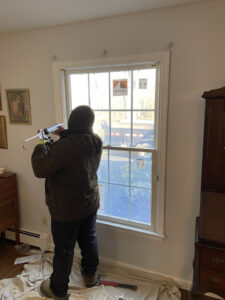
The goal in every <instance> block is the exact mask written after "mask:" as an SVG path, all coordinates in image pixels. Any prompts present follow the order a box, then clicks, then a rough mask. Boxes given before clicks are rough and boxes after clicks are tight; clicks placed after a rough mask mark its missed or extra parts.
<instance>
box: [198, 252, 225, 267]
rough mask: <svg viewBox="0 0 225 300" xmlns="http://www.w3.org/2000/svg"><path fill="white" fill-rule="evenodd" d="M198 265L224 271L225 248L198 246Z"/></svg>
mask: <svg viewBox="0 0 225 300" xmlns="http://www.w3.org/2000/svg"><path fill="white" fill-rule="evenodd" d="M198 251H199V256H198V257H199V266H200V267H201V268H207V269H212V270H215V271H221V272H224V273H225V249H218V248H213V247H212V248H211V247H198Z"/></svg>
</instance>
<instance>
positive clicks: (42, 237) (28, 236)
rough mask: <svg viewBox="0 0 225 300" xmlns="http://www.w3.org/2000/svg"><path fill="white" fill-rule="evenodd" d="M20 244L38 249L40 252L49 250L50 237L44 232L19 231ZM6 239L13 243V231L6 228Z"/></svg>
mask: <svg viewBox="0 0 225 300" xmlns="http://www.w3.org/2000/svg"><path fill="white" fill-rule="evenodd" d="M19 233H20V242H21V243H24V244H28V245H31V246H34V247H38V248H40V249H41V250H42V251H48V250H49V249H50V236H49V234H48V233H44V232H31V231H28V230H25V229H20V230H19ZM5 235H6V238H7V239H9V240H13V241H15V229H14V228H8V229H7V230H6V231H5Z"/></svg>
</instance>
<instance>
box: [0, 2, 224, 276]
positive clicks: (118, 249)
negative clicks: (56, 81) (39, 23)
mask: <svg viewBox="0 0 225 300" xmlns="http://www.w3.org/2000/svg"><path fill="white" fill-rule="evenodd" d="M224 15H225V1H223V0H215V1H210V2H204V3H200V4H194V5H187V6H180V7H176V8H169V9H162V10H155V11H149V12H145V13H140V14H134V15H129V16H121V17H115V18H107V19H102V20H95V21H90V22H83V23H77V24H73V25H68V26H61V27H55V28H49V29H43V30H37V31H30V32H24V33H17V34H8V35H3V36H0V84H1V89H2V98H3V99H2V101H3V111H2V112H0V114H1V115H6V116H7V134H8V148H9V149H8V150H4V149H0V166H5V167H6V168H7V169H8V170H11V171H14V172H16V173H17V174H18V184H19V196H20V197H19V201H20V217H21V226H22V227H23V228H26V229H28V230H36V231H48V230H49V227H48V226H47V227H45V226H44V225H43V224H42V217H43V216H48V211H47V209H46V207H45V204H44V182H43V180H40V179H37V178H35V177H34V175H33V173H32V169H31V164H30V157H31V153H32V150H33V146H34V144H35V142H34V143H30V144H27V149H26V151H24V150H23V149H22V141H23V140H24V139H25V138H27V137H30V136H32V135H34V134H35V132H36V130H37V128H40V127H46V126H49V125H51V124H53V123H54V122H55V121H56V120H55V108H54V97H53V93H54V91H53V74H52V61H51V57H52V56H53V55H57V57H58V60H59V61H68V60H71V61H72V60H84V59H94V58H98V57H99V55H100V54H99V52H100V51H102V50H103V49H107V50H108V55H109V56H123V55H130V54H134V55H135V54H142V53H151V52H159V51H164V50H165V44H166V43H168V42H173V43H174V47H173V49H172V52H171V70H170V91H169V111H168V143H167V171H166V183H167V184H166V208H165V224H166V228H165V229H166V236H167V238H166V239H165V240H164V241H162V242H159V241H155V240H152V239H149V238H145V237H141V236H135V235H132V234H125V233H122V232H116V231H111V230H108V231H107V230H105V229H103V228H100V229H99V230H98V232H99V246H100V255H101V256H104V257H107V258H111V259H115V260H118V261H121V262H124V263H127V264H131V265H134V266H138V267H140V268H145V269H148V270H151V271H155V272H159V273H162V274H165V275H170V276H173V277H177V278H179V279H182V280H184V281H185V280H187V281H188V280H191V277H192V259H193V253H194V244H193V242H194V227H195V217H196V216H197V215H198V213H199V205H200V181H201V159H202V136H203V119H204V101H203V100H202V98H201V95H202V93H203V92H204V91H205V90H210V89H214V88H219V87H222V86H224V85H225V59H224V53H225V42H224V33H225V18H224ZM7 88H29V90H30V98H31V110H32V125H31V126H30V125H12V124H9V119H8V115H7V107H6V99H5V94H4V89H7Z"/></svg>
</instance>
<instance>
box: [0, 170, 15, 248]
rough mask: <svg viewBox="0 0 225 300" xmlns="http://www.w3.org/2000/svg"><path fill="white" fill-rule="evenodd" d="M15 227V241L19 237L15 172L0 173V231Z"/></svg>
mask: <svg viewBox="0 0 225 300" xmlns="http://www.w3.org/2000/svg"><path fill="white" fill-rule="evenodd" d="M10 226H14V227H15V235H16V242H17V243H19V242H20V237H19V216H18V193H17V180H16V174H14V173H10V172H7V173H4V174H0V232H4V231H5V230H6V229H7V228H9V227H10Z"/></svg>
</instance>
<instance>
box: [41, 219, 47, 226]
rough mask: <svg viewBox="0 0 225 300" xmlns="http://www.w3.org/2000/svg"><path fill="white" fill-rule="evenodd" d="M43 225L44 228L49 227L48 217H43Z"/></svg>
mask: <svg viewBox="0 0 225 300" xmlns="http://www.w3.org/2000/svg"><path fill="white" fill-rule="evenodd" d="M42 224H43V225H44V226H48V218H47V217H42Z"/></svg>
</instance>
